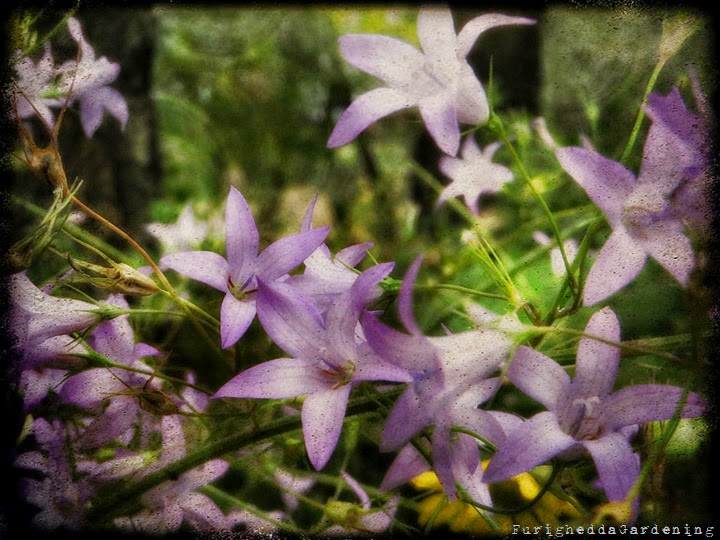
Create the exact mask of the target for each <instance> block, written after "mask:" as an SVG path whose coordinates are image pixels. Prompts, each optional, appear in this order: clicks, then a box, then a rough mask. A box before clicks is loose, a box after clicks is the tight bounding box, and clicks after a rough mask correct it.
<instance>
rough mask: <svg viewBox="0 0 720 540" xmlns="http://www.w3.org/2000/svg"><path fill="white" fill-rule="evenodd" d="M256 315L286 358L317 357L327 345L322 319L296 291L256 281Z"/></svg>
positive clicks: (310, 303)
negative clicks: (320, 350) (288, 356)
mask: <svg viewBox="0 0 720 540" xmlns="http://www.w3.org/2000/svg"><path fill="white" fill-rule="evenodd" d="M257 311H258V318H259V319H260V323H261V324H262V325H263V328H264V329H265V331H266V332H267V333H268V335H269V336H270V338H271V339H272V340H273V341H274V342H275V343H276V344H277V345H278V346H279V347H280V348H282V349H283V350H284V351H285V352H287V353H288V354H289V355H291V356H304V357H306V358H314V357H316V356H318V355H319V349H320V348H321V347H322V346H323V345H324V344H325V341H326V337H325V334H326V333H325V325H324V323H323V318H322V315H320V312H319V311H318V310H317V308H316V307H315V305H314V304H313V303H312V302H311V301H310V300H309V299H308V298H307V297H306V296H305V295H304V294H302V293H301V292H300V291H299V290H298V289H296V288H295V287H292V286H289V285H286V284H284V283H277V282H275V283H265V282H264V281H263V280H261V279H258V294H257Z"/></svg>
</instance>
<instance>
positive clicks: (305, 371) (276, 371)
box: [213, 358, 328, 399]
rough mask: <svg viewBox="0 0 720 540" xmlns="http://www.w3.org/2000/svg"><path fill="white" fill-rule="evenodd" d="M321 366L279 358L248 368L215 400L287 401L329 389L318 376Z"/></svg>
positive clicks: (303, 360)
mask: <svg viewBox="0 0 720 540" xmlns="http://www.w3.org/2000/svg"><path fill="white" fill-rule="evenodd" d="M316 366H317V363H316V362H315V360H309V359H305V358H277V359H275V360H269V361H267V362H263V363H262V364H258V365H257V366H253V367H251V368H249V369H246V370H245V371H243V372H242V373H240V374H239V375H236V376H235V377H233V378H232V379H230V380H229V381H228V382H226V383H225V384H224V385H223V386H222V387H221V388H220V389H219V390H218V391H217V392H216V393H215V395H214V396H213V398H222V397H232V398H263V399H268V398H269V399H286V398H291V397H297V396H302V395H305V394H309V393H311V392H317V391H319V390H326V389H327V388H328V384H327V382H326V381H324V380H322V379H320V378H319V377H318V376H316V374H315V372H316V371H317V367H316Z"/></svg>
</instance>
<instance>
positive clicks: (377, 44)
mask: <svg viewBox="0 0 720 540" xmlns="http://www.w3.org/2000/svg"><path fill="white" fill-rule="evenodd" d="M339 43H340V53H341V54H342V56H343V58H344V59H345V60H346V61H347V62H348V63H349V64H351V65H353V66H355V67H356V68H358V69H361V70H363V71H365V72H366V73H369V74H370V75H373V76H375V77H377V78H378V79H381V80H383V81H385V83H386V84H388V85H389V86H392V87H396V88H402V87H406V86H409V85H412V83H413V74H414V73H415V72H417V71H418V70H421V69H422V67H423V63H424V62H425V57H424V55H423V54H422V53H421V52H420V51H419V50H417V49H416V48H415V47H413V46H412V45H410V44H409V43H406V42H405V41H402V40H399V39H396V38H393V37H389V36H382V35H377V34H348V35H345V36H342V37H341V38H340V39H339ZM390 112H392V111H390ZM385 114H389V112H388V113H385ZM382 116H385V115H382ZM360 131H362V130H360ZM354 138H355V136H353V137H351V139H350V140H352V139H354ZM343 144H345V143H339V144H336V145H332V146H342V145H343Z"/></svg>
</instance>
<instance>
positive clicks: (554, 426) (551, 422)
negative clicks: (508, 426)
mask: <svg viewBox="0 0 720 540" xmlns="http://www.w3.org/2000/svg"><path fill="white" fill-rule="evenodd" d="M574 444H576V441H575V439H573V438H572V437H571V436H570V435H568V434H567V433H565V432H564V431H563V430H562V429H560V426H559V425H558V422H557V417H556V416H555V415H554V414H553V413H551V412H547V411H546V412H541V413H539V414H536V415H535V416H533V417H532V418H530V419H529V420H527V421H525V422H523V423H522V424H521V425H520V427H518V428H517V429H516V430H514V431H513V432H511V433H510V435H509V436H508V438H507V439H505V442H504V443H503V444H502V445H501V446H500V448H499V450H498V452H497V454H495V455H494V456H493V458H492V459H491V460H490V464H489V465H488V467H487V469H486V470H485V473H484V474H483V479H484V480H485V481H486V482H500V481H502V480H507V479H508V478H512V477H513V476H516V475H518V474H520V473H522V472H526V471H529V470H531V469H533V468H535V467H536V466H538V465H540V464H542V463H545V462H546V461H547V460H548V459H550V458H552V457H553V456H556V455H558V454H559V453H560V452H562V451H563V450H567V449H568V448H570V447H571V446H573V445H574Z"/></svg>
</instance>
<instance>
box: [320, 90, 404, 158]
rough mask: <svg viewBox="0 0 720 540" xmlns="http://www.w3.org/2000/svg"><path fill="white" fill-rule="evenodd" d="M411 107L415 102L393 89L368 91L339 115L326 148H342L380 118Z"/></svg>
mask: <svg viewBox="0 0 720 540" xmlns="http://www.w3.org/2000/svg"><path fill="white" fill-rule="evenodd" d="M413 105H415V100H414V99H413V98H411V97H410V96H409V95H408V94H406V93H405V92H402V91H400V90H395V89H393V88H375V89H374V90H370V91H369V92H366V93H365V94H362V95H361V96H360V97H358V98H356V99H355V101H353V102H352V103H351V104H350V106H349V107H348V108H347V109H345V111H344V112H343V113H342V114H341V115H340V118H339V119H338V121H337V124H335V129H333V132H332V133H331V134H330V138H329V139H328V142H327V146H328V148H337V147H338V146H344V145H346V144H348V143H349V142H351V141H352V140H354V139H355V137H357V136H358V135H359V134H360V133H361V132H362V131H363V130H365V128H367V127H368V126H369V125H370V124H372V123H374V122H375V121H377V120H379V119H380V118H382V117H384V116H387V115H388V114H390V113H393V112H395V111H399V110H400V109H405V108H407V107H411V106H413Z"/></svg>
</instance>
